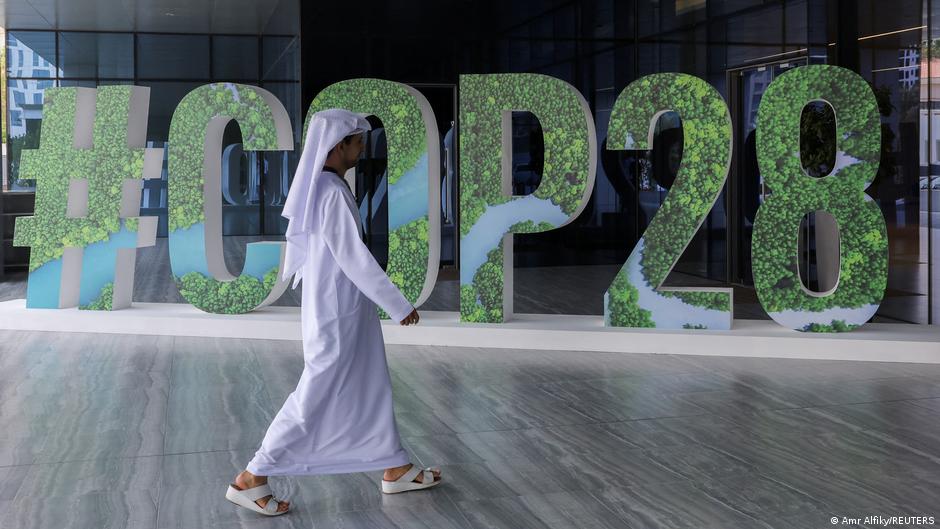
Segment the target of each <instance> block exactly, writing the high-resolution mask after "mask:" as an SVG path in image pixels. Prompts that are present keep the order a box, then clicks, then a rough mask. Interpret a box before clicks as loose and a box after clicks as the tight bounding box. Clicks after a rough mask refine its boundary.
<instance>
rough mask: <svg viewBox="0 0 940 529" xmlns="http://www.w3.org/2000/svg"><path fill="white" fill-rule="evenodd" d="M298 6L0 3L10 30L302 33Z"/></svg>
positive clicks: (231, 1) (201, 0)
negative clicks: (300, 31)
mask: <svg viewBox="0 0 940 529" xmlns="http://www.w3.org/2000/svg"><path fill="white" fill-rule="evenodd" d="M299 7H300V0H0V8H2V9H0V26H2V27H5V28H8V29H57V30H72V31H154V32H174V33H235V34H252V35H256V34H260V33H279V34H290V35H296V34H298V33H299V18H300V17H299V13H298V11H299Z"/></svg>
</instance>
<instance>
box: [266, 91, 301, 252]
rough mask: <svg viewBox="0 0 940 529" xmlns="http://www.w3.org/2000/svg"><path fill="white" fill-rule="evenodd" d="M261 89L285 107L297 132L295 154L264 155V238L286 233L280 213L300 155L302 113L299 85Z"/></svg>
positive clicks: (295, 135) (289, 152)
mask: <svg viewBox="0 0 940 529" xmlns="http://www.w3.org/2000/svg"><path fill="white" fill-rule="evenodd" d="M262 87H263V88H264V89H265V90H268V91H269V92H271V93H272V94H274V95H275V96H277V98H278V100H280V102H281V104H283V105H284V108H285V109H286V110H287V115H288V116H290V120H291V124H292V127H293V131H294V150H293V151H287V152H266V153H264V154H263V155H262V171H263V175H264V176H263V179H262V181H263V182H264V185H263V193H264V234H265V235H283V234H284V232H285V231H286V230H287V219H285V218H283V217H281V211H282V210H283V208H284V200H285V199H286V198H287V190H288V189H289V186H290V182H291V180H292V179H293V176H294V170H295V169H296V167H297V160H298V159H300V152H301V148H300V134H301V128H302V127H303V118H302V115H301V111H300V83H264V84H263V85H262Z"/></svg>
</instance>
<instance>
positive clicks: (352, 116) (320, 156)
mask: <svg viewBox="0 0 940 529" xmlns="http://www.w3.org/2000/svg"><path fill="white" fill-rule="evenodd" d="M366 115H367V114H357V113H354V112H350V111H348V110H343V109H341V108H331V109H328V110H321V111H320V112H317V113H316V114H314V115H313V118H311V119H310V125H309V126H308V127H307V136H306V139H305V140H304V147H303V152H302V153H301V154H300V161H298V162H297V171H295V172H294V181H293V182H292V183H291V186H290V190H289V191H288V192H287V200H286V201H285V202H284V210H283V211H282V212H281V216H282V217H284V218H286V219H288V222H287V232H286V233H285V234H284V236H285V237H286V238H287V251H286V252H285V258H284V270H283V271H282V272H281V278H282V279H283V280H285V281H286V280H287V279H288V278H289V277H290V276H291V275H292V274H293V275H294V284H293V288H297V283H298V282H299V281H300V278H301V275H302V273H301V271H302V270H303V264H304V261H306V260H307V234H309V233H310V230H311V228H312V226H313V219H314V215H316V214H317V212H316V211H314V207H313V204H314V200H313V199H314V196H313V192H314V191H313V190H314V188H315V186H314V185H313V184H314V182H316V179H317V178H319V177H320V173H321V172H322V171H323V164H324V163H325V162H326V158H327V154H329V152H330V149H332V148H333V147H335V146H336V145H337V144H338V143H339V142H341V141H342V140H343V138H345V137H346V136H349V135H350V134H356V133H357V132H365V131H367V130H372V126H371V125H369V122H368V121H366V119H365V116H366ZM342 176H343V175H340V177H342Z"/></svg>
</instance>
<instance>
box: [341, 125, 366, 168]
mask: <svg viewBox="0 0 940 529" xmlns="http://www.w3.org/2000/svg"><path fill="white" fill-rule="evenodd" d="M363 135H364V133H363V134H356V135H355V136H354V137H353V140H352V141H351V142H349V144H347V145H343V147H344V149H343V159H344V160H345V161H346V165H347V166H349V167H354V166H355V165H356V162H357V161H358V160H359V156H361V155H362V150H363V149H364V148H365V143H363V141H362V137H363Z"/></svg>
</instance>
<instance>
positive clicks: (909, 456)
mask: <svg viewBox="0 0 940 529" xmlns="http://www.w3.org/2000/svg"><path fill="white" fill-rule="evenodd" d="M388 357H389V366H390V371H391V375H392V381H393V390H394V396H395V406H396V417H397V421H398V425H399V430H400V432H401V434H402V436H403V443H404V445H405V447H406V448H407V450H408V451H409V452H410V453H411V454H412V455H413V458H414V460H415V461H417V462H419V463H421V464H422V465H439V466H441V467H442V469H443V475H444V483H443V484H442V485H440V486H439V487H436V488H435V489H431V490H429V491H420V492H409V493H406V494H400V495H394V496H384V495H383V494H381V493H380V492H379V488H378V480H379V479H380V473H379V472H370V473H362V474H349V475H332V476H291V477H274V478H271V484H272V487H273V488H274V490H275V492H276V493H277V494H278V495H279V496H283V497H286V498H289V499H290V500H291V501H292V508H293V512H291V513H290V514H288V515H286V516H281V517H278V518H263V517H260V516H259V515H256V514H254V513H251V512H248V511H246V510H244V509H239V508H237V507H235V506H234V505H232V504H231V503H229V502H227V501H226V500H225V499H224V497H223V495H224V492H225V488H226V486H227V484H228V483H229V481H230V480H231V479H232V478H233V476H234V475H235V474H236V473H237V472H238V471H239V470H241V469H242V468H243V467H244V465H245V463H247V462H248V460H249V459H250V458H251V456H252V454H253V453H254V451H255V450H256V449H257V447H258V444H259V443H260V441H261V438H262V436H263V435H264V432H265V430H266V427H267V425H268V423H269V421H270V420H271V418H272V417H273V415H274V414H275V413H276V411H277V410H278V408H279V407H280V405H281V404H282V402H283V401H284V398H285V397H286V396H287V395H288V394H289V393H290V392H291V391H292V390H293V388H294V385H295V383H296V382H297V379H298V377H299V376H300V372H301V369H302V366H303V359H302V353H301V349H300V344H299V343H297V342H286V341H262V340H254V341H253V340H227V339H208V338H183V337H152V336H129V335H95V334H68V333H39V332H30V333H27V332H16V331H0V527H3V528H16V529H28V528H48V529H62V528H72V527H74V528H89V529H90V528H94V529H101V528H113V527H135V528H180V529H209V528H223V527H224V528H231V527H251V528H261V527H264V528H274V527H297V528H301V527H303V528H312V527H315V528H340V527H342V528H395V527H407V528H411V527H424V528H431V527H434V528H506V529H526V528H533V529H535V528H539V529H541V528H565V529H567V528H572V527H578V528H585V529H595V528H598V529H603V528H633V529H640V528H663V529H682V528H688V529H704V528H714V529H732V528H746V529H755V528H768V527H773V528H780V529H801V528H813V529H820V528H824V527H833V526H832V525H831V524H830V523H829V520H830V518H831V517H832V516H839V517H842V516H846V517H862V518H864V517H865V516H869V515H881V516H895V515H927V516H935V517H937V518H938V521H937V522H938V523H940V365H916V364H897V363H867V362H835V361H821V360H815V361H813V360H783V359H747V358H732V357H701V356H675V355H656V354H614V353H585V352H576V351H566V352H558V351H535V350H498V349H475V348H454V347H414V346H389V347H388ZM860 526H861V527H874V526H875V525H872V524H867V525H866V524H861V525H860ZM891 527H901V526H891Z"/></svg>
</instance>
